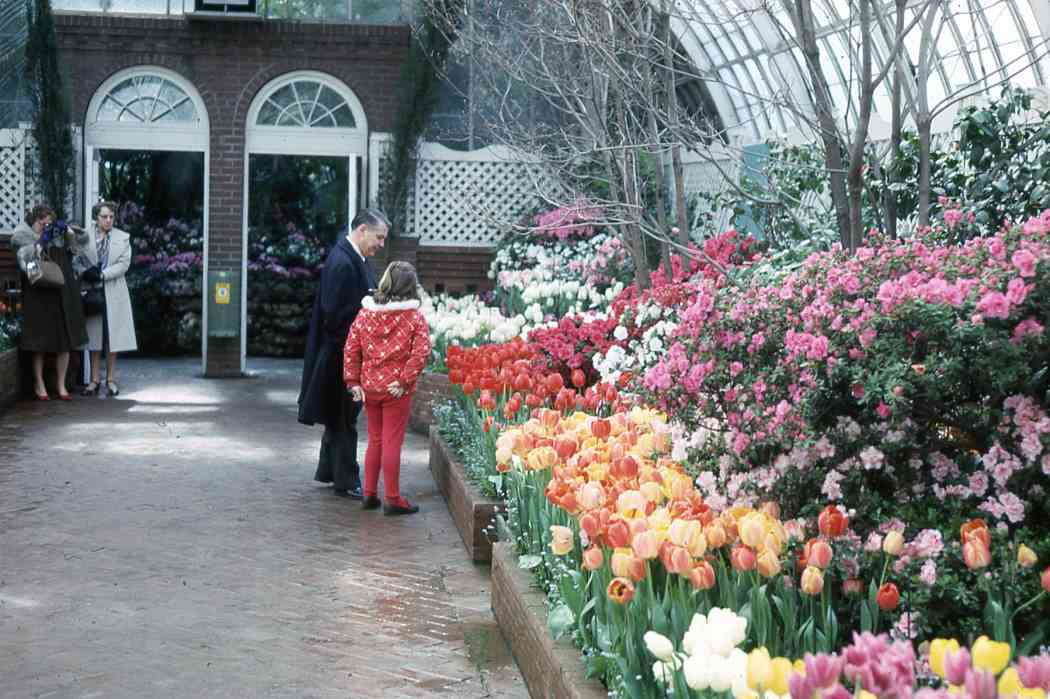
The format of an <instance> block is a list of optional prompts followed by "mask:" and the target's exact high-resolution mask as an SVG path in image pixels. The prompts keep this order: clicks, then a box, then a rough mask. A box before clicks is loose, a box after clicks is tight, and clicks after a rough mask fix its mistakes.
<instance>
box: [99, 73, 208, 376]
mask: <svg viewBox="0 0 1050 699" xmlns="http://www.w3.org/2000/svg"><path fill="white" fill-rule="evenodd" d="M208 151H209V121H208V113H207V110H206V109H205V106H204V102H203V100H202V99H201V97H200V94H199V93H198V92H197V90H196V88H195V87H194V86H193V85H192V84H191V83H190V82H189V81H187V80H186V79H185V78H183V77H182V76H180V75H179V74H178V73H175V72H174V71H171V70H168V69H166V68H161V67H159V66H151V65H143V66H136V67H134V68H128V69H125V70H122V71H120V72H118V73H115V74H114V75H112V76H110V78H109V79H107V80H106V81H105V82H103V83H102V85H100V86H99V88H98V90H96V92H95V94H94V96H93V97H92V98H91V101H90V102H89V104H88V110H87V114H86V118H85V124H84V167H85V171H84V184H85V186H84V193H85V198H84V212H85V219H90V215H91V207H92V206H93V205H94V203H95V202H96V201H98V200H99V199H100V198H102V199H112V200H114V201H116V202H117V203H118V204H120V205H123V206H122V209H123V208H124V206H127V207H131V210H122V211H121V215H122V216H123V217H134V216H136V215H137V216H138V219H137V220H138V222H139V224H141V228H140V229H138V230H134V231H129V232H131V233H132V244H133V246H135V247H134V248H133V249H134V251H135V255H136V257H137V258H138V259H137V261H136V263H135V264H134V265H133V268H132V269H133V271H134V272H135V273H136V274H140V275H149V278H148V279H147V280H144V283H147V284H149V285H150V288H149V291H148V294H149V295H148V298H147V292H146V291H143V292H142V293H141V294H139V295H138V297H137V298H136V295H135V294H134V293H133V305H134V306H136V314H137V315H139V314H140V313H141V314H142V315H143V316H144V317H148V318H149V319H151V320H152V321H154V322H150V323H141V322H140V323H138V324H137V326H138V325H141V326H142V328H141V330H140V332H139V335H140V342H139V346H140V348H141V349H144V350H145V351H147V352H150V353H156V352H157V348H156V347H153V346H151V345H152V344H161V345H163V343H164V342H165V341H168V342H170V343H172V347H171V348H170V349H172V350H175V351H177V349H178V347H177V345H178V343H179V342H180V341H182V342H183V345H182V346H181V350H182V351H183V352H186V351H189V352H194V353H195V352H196V351H198V349H197V347H198V346H199V351H200V354H201V357H202V368H203V367H205V366H206V362H207V357H206V352H207V343H206V342H205V339H206V338H207V322H208V320H207V307H206V304H205V307H204V308H203V309H202V310H201V311H200V312H198V313H195V314H194V316H193V317H194V318H195V319H197V320H195V321H194V322H192V323H189V324H187V323H186V320H187V318H186V314H184V313H180V312H179V309H177V308H174V307H172V308H168V309H167V311H166V312H161V311H160V310H159V308H158V307H157V304H168V305H170V304H171V301H172V288H170V287H172V285H173V284H176V285H178V286H179V289H180V291H179V293H181V294H183V295H184V296H185V297H186V301H187V304H186V305H190V304H193V305H195V306H196V305H198V304H199V296H200V289H199V288H197V281H198V277H197V275H195V274H194V273H193V272H194V271H195V270H196V269H198V268H199V270H200V275H199V281H200V284H201V285H203V283H204V279H205V278H206V275H207V266H208V260H207V250H208V241H207V235H208V234H207V231H208ZM126 220H130V218H127V219H126ZM172 222H177V223H172ZM180 236H182V238H180ZM180 254H182V257H180V258H178V262H177V263H173V264H172V265H168V264H167V263H165V262H164V261H166V260H169V259H174V258H177V256H178V255H180ZM169 266H170V267H171V269H169ZM176 266H178V273H176V272H175V267H176ZM187 268H188V271H187ZM129 274H130V272H129ZM180 275H181V276H180ZM129 281H130V280H129ZM164 284H166V286H164V288H162V285H164ZM154 286H155V287H156V288H154ZM158 316H165V317H167V320H168V321H169V323H168V325H164V324H163V322H161V321H160V320H158ZM180 324H181V325H180ZM151 333H152V334H151ZM198 333H199V335H200V342H199V345H198V343H197V340H196V335H197V334H198ZM154 335H155V337H154ZM186 338H192V340H187V339H186ZM164 353H166V352H164Z"/></svg>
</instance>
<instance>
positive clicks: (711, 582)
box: [689, 561, 1050, 590]
mask: <svg viewBox="0 0 1050 699" xmlns="http://www.w3.org/2000/svg"><path fill="white" fill-rule="evenodd" d="M1047 572H1050V569H1047ZM689 582H691V583H692V584H693V587H695V588H696V589H698V590H710V589H711V588H712V587H714V586H715V569H714V568H712V567H711V564H710V563H708V562H707V561H700V562H699V563H697V564H696V565H695V566H694V567H693V569H692V570H691V571H689Z"/></svg>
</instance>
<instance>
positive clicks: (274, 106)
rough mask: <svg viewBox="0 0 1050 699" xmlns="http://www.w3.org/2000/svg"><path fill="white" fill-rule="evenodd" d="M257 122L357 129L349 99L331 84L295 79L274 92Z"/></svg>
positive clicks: (261, 109)
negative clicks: (330, 85)
mask: <svg viewBox="0 0 1050 699" xmlns="http://www.w3.org/2000/svg"><path fill="white" fill-rule="evenodd" d="M255 123H256V124H257V125H259V126H305V127H308V128H317V127H320V128H326V127H329V128H330V127H340V128H347V129H353V128H356V127H357V122H356V121H355V120H354V113H353V111H352V110H351V108H350V104H349V103H348V102H347V101H346V99H344V98H343V97H342V96H340V95H339V93H338V92H336V91H335V90H333V89H332V88H331V87H329V86H328V85H325V84H323V83H321V82H320V81H319V80H315V79H310V78H303V79H299V80H293V81H292V82H290V83H287V84H286V85H283V86H281V87H279V88H277V89H276V90H274V91H273V92H272V93H270V94H269V96H267V97H266V99H265V101H264V102H263V104H262V107H260V109H259V116H258V117H257V118H256V121H255Z"/></svg>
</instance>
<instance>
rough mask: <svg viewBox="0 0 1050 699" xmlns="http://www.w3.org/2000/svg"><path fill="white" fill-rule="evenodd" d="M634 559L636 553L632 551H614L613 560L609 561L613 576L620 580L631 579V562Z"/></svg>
mask: <svg viewBox="0 0 1050 699" xmlns="http://www.w3.org/2000/svg"><path fill="white" fill-rule="evenodd" d="M633 558H634V553H633V552H632V551H631V549H615V550H613V553H612V558H610V559H609V567H610V568H611V569H612V574H613V575H614V576H616V577H618V578H629V577H631V560H632V559H633Z"/></svg>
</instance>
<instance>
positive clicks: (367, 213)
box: [350, 208, 390, 231]
mask: <svg viewBox="0 0 1050 699" xmlns="http://www.w3.org/2000/svg"><path fill="white" fill-rule="evenodd" d="M359 226H370V227H376V228H378V227H379V226H383V227H384V228H388V229H389V228H390V219H388V218H387V217H386V214H384V213H383V212H382V211H380V210H379V209H375V208H368V209H361V210H360V211H358V212H357V215H356V216H354V220H353V221H351V222H350V230H352V231H354V230H357V228H358V227H359Z"/></svg>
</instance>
